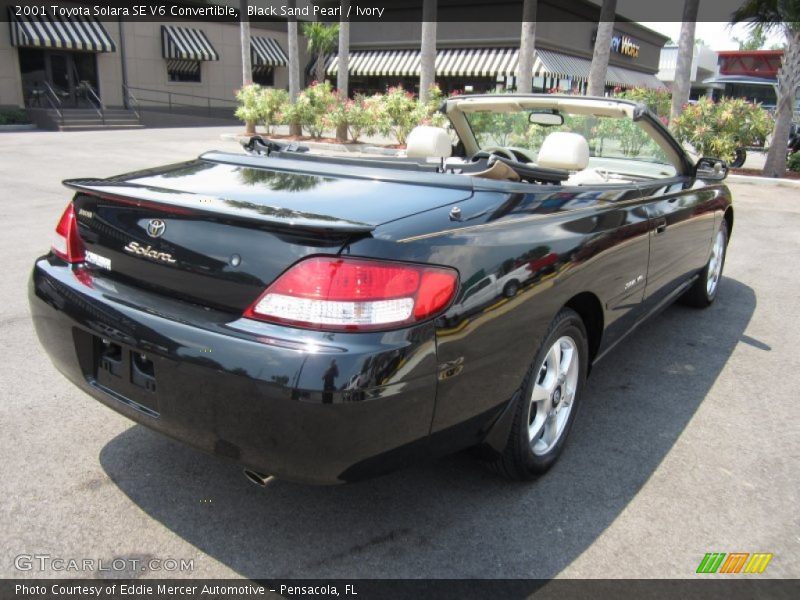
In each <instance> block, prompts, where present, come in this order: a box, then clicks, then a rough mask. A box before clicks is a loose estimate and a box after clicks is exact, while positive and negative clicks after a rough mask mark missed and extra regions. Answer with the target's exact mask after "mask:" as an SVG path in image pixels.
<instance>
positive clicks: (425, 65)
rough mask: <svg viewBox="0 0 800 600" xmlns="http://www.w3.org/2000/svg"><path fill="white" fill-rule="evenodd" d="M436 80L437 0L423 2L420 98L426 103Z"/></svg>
mask: <svg viewBox="0 0 800 600" xmlns="http://www.w3.org/2000/svg"><path fill="white" fill-rule="evenodd" d="M435 81H436V0H423V2H422V47H421V48H420V67H419V99H420V101H421V102H423V103H426V102H427V101H428V98H430V88H431V86H432V85H433V84H434V83H435Z"/></svg>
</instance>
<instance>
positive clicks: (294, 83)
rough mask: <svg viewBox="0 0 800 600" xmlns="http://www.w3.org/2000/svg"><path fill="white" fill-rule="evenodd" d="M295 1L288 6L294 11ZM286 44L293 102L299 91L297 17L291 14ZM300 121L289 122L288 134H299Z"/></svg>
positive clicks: (290, 95)
mask: <svg viewBox="0 0 800 600" xmlns="http://www.w3.org/2000/svg"><path fill="white" fill-rule="evenodd" d="M296 5H297V2H296V1H295V0H289V3H288V6H289V8H290V9H292V12H294V9H295V8H296ZM286 33H287V44H288V46H289V64H288V67H289V102H291V103H292V104H294V103H295V102H296V101H297V95H298V94H299V93H300V47H299V46H298V44H297V17H295V16H291V17H289V18H288V20H287V22H286ZM301 132H302V130H301V129H300V123H296V122H294V123H289V135H300V134H301Z"/></svg>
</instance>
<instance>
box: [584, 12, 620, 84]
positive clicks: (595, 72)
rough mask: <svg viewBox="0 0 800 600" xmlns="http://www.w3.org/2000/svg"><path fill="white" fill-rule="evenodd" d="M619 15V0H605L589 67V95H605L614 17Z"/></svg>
mask: <svg viewBox="0 0 800 600" xmlns="http://www.w3.org/2000/svg"><path fill="white" fill-rule="evenodd" d="M616 17H617V0H603V7H602V8H601V9H600V22H599V23H598V24H597V36H596V37H595V40H594V53H593V54H592V66H591V68H590V69H589V82H588V85H587V88H586V94H587V95H588V96H604V95H605V91H606V72H607V71H608V59H609V58H610V57H611V38H612V37H613V36H614V19H616Z"/></svg>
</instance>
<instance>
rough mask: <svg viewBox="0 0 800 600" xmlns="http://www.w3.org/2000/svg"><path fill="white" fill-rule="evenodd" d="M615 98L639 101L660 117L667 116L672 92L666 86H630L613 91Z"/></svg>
mask: <svg viewBox="0 0 800 600" xmlns="http://www.w3.org/2000/svg"><path fill="white" fill-rule="evenodd" d="M614 96H616V97H617V98H622V99H624V100H631V101H633V102H641V103H642V104H644V105H645V106H647V108H649V109H650V110H651V111H652V112H653V113H654V114H655V115H657V116H659V117H661V118H662V119H668V118H669V111H670V108H671V107H672V94H671V93H670V92H669V90H667V89H666V88H658V89H652V88H632V89H629V90H620V91H616V90H615V93H614Z"/></svg>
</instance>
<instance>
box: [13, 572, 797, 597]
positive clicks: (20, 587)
mask: <svg viewBox="0 0 800 600" xmlns="http://www.w3.org/2000/svg"><path fill="white" fill-rule="evenodd" d="M799 596H800V580H796V579H795V580H779V579H778V580H776V579H762V578H761V576H753V577H747V578H743V577H736V578H734V577H720V576H710V577H709V579H678V580H676V579H648V580H625V579H619V580H601V579H583V580H579V579H557V580H549V581H548V580H537V579H533V580H531V579H500V580H492V579H433V580H431V579H427V580H426V579H411V580H409V579H402V580H388V579H351V580H347V579H332V580H277V579H276V580H247V579H238V580H237V579H230V580H220V579H217V580H215V579H210V580H201V579H193V580H181V579H171V580H169V579H167V580H163V579H162V580H141V579H139V580H136V579H130V580H123V579H97V580H92V579H62V580H55V579H5V580H0V598H2V599H3V600H8V599H11V598H18V599H25V598H27V599H34V598H35V599H53V600H89V599H94V600H132V599H137V600H177V599H183V600H240V599H248V598H325V599H332V598H352V599H357V600H373V599H376V600H384V599H386V600H395V599H396V600H401V599H403V600H404V599H413V600H426V599H428V598H430V599H431V600H434V599H435V600H472V599H476V600H477V599H484V598H485V599H503V600H512V599H516V598H536V599H537V600H539V599H541V600H549V599H553V600H556V599H558V600H562V599H571V598H576V599H578V598H581V599H584V598H591V599H592V600H605V599H608V600H612V599H613V600H617V599H619V598H643V599H644V598H646V599H653V600H660V599H665V600H666V599H673V598H675V599H680V600H695V599H696V600H717V599H719V600H739V599H741V600H745V599H748V600H749V599H759V600H760V599H773V598H774V599H776V600H783V599H786V600H789V599H792V600H793V599H795V598H797V597H799Z"/></svg>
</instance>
